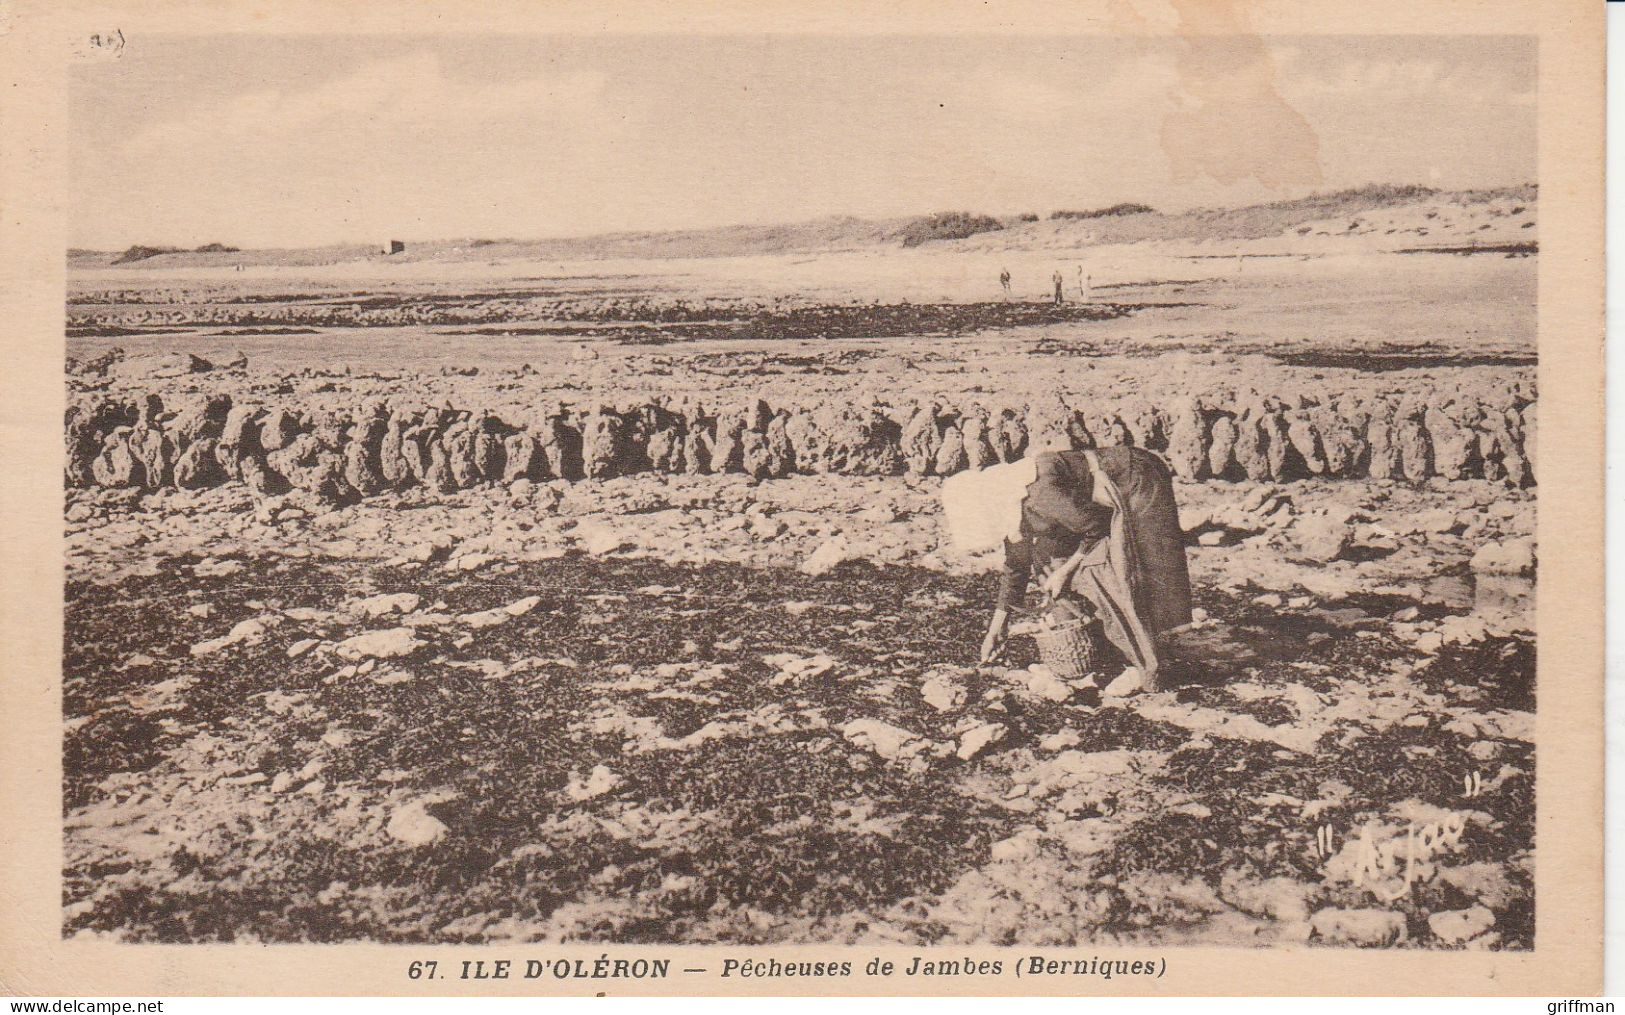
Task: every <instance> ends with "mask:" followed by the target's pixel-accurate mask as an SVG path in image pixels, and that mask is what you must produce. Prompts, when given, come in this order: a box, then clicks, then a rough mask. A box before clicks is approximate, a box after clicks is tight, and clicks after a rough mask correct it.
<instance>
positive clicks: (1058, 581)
mask: <svg viewBox="0 0 1625 1015" xmlns="http://www.w3.org/2000/svg"><path fill="white" fill-rule="evenodd" d="M1084 556H1085V553H1084V548H1083V547H1081V546H1080V547H1078V550H1077V552H1076V553H1074V554H1073V555H1072V556H1070V557H1068V558H1067V559H1066V560H1065V561H1064V562H1063V563H1062V564H1061V565H1060V566H1058V567H1056V568H1055V569H1054V570H1053V571H1051V572H1050V573H1049V574H1047V575H1045V576H1044V581H1043V584H1042V585H1040V586H1039V587H1040V589H1041V590H1042V591H1043V593H1044V596H1045V597H1046V598H1048V599H1052V600H1053V599H1059V598H1061V595H1062V593H1064V592H1066V589H1067V586H1068V585H1071V584H1072V576H1073V575H1075V574H1077V573H1078V568H1079V567H1081V566H1082V565H1083V558H1084Z"/></svg>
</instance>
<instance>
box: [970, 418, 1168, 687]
mask: <svg viewBox="0 0 1625 1015" xmlns="http://www.w3.org/2000/svg"><path fill="white" fill-rule="evenodd" d="M942 498H943V513H944V517H945V520H946V522H947V526H948V531H949V535H950V537H951V538H952V540H953V542H954V544H955V545H956V546H957V547H958V548H959V549H961V550H963V551H966V552H972V553H974V552H979V551H982V550H989V549H993V548H995V547H997V546H998V545H1000V544H1001V543H1002V544H1003V547H1004V569H1003V573H1002V574H1001V576H1000V580H999V600H998V604H997V607H996V608H995V610H994V612H993V619H992V621H991V622H990V623H989V625H988V630H987V636H986V638H985V639H984V640H983V642H982V660H983V661H984V662H987V661H990V660H991V659H992V658H993V657H994V656H996V655H997V654H998V651H999V649H1000V648H1001V647H1002V646H1003V644H1004V639H1005V635H1006V631H1007V628H1008V625H1009V618H1010V608H1011V607H1012V606H1015V605H1017V604H1019V602H1020V601H1021V599H1022V598H1023V597H1024V596H1025V594H1026V591H1027V585H1028V582H1029V581H1030V580H1032V579H1035V578H1036V579H1037V580H1038V582H1039V583H1040V587H1041V588H1043V590H1044V592H1045V593H1046V595H1047V596H1048V597H1049V598H1050V599H1051V600H1052V601H1055V602H1057V603H1060V604H1063V607H1065V606H1070V607H1071V609H1072V611H1073V612H1074V613H1093V614H1094V615H1095V616H1096V617H1098V618H1099V619H1100V622H1101V625H1102V627H1103V628H1104V631H1105V634H1106V638H1107V639H1108V640H1109V641H1110V642H1111V643H1112V645H1114V646H1115V647H1116V648H1117V650H1118V651H1119V652H1121V653H1122V654H1123V657H1124V658H1125V659H1126V660H1127V661H1128V662H1129V664H1130V665H1132V666H1135V667H1138V668H1139V670H1140V672H1141V674H1142V675H1143V676H1144V682H1145V687H1146V689H1147V690H1156V689H1157V686H1158V684H1157V678H1158V670H1159V668H1160V666H1159V663H1160V660H1159V659H1158V656H1157V640H1158V636H1159V635H1161V634H1162V633H1164V632H1166V631H1169V630H1171V629H1173V628H1176V627H1180V626H1182V625H1185V624H1188V623H1190V620H1191V585H1190V575H1189V573H1188V572H1187V570H1186V568H1185V541H1184V533H1183V531H1182V530H1181V529H1180V526H1179V510H1178V507H1177V505H1176V504H1175V503H1174V484H1173V477H1172V475H1171V474H1170V473H1169V471H1168V466H1167V465H1166V464H1165V463H1164V462H1163V461H1162V459H1161V458H1158V457H1157V456H1156V455H1155V454H1153V453H1152V452H1150V451H1147V450H1145V449H1144V448H1131V447H1112V448H1100V449H1098V450H1093V451H1047V452H1039V453H1036V454H1031V455H1029V456H1028V457H1027V458H1025V459H1023V460H1021V461H1019V462H1011V463H1009V464H1006V465H995V466H992V467H990V468H987V469H983V470H981V471H979V472H965V473H960V474H959V475H956V476H952V477H950V478H949V479H948V480H946V481H945V482H944V483H943V486H942Z"/></svg>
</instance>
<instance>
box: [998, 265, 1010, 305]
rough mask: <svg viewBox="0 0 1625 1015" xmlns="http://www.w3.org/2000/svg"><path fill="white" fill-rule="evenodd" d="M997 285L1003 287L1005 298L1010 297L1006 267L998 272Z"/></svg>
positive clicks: (1008, 276) (1008, 271)
mask: <svg viewBox="0 0 1625 1015" xmlns="http://www.w3.org/2000/svg"><path fill="white" fill-rule="evenodd" d="M999 285H1000V286H1001V287H1003V289H1004V296H1005V299H1009V298H1010V269H1009V268H1006V269H1004V270H1003V271H1001V272H999Z"/></svg>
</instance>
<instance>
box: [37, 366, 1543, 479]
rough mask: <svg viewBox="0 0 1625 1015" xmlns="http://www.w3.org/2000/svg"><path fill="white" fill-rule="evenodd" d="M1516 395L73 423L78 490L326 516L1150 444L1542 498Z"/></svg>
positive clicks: (1245, 472)
mask: <svg viewBox="0 0 1625 1015" xmlns="http://www.w3.org/2000/svg"><path fill="white" fill-rule="evenodd" d="M1535 404H1536V403H1535V401H1534V399H1533V397H1531V395H1530V393H1529V392H1528V391H1527V390H1526V388H1525V386H1524V385H1522V384H1521V383H1520V382H1512V383H1510V384H1509V385H1507V386H1506V388H1504V389H1502V390H1496V391H1490V392H1487V393H1482V394H1478V395H1473V394H1468V393H1461V392H1457V393H1453V394H1451V395H1450V396H1449V397H1441V398H1435V399H1429V400H1428V401H1426V402H1425V403H1424V402H1423V401H1422V400H1420V398H1419V397H1418V396H1416V395H1414V394H1411V395H1396V396H1393V397H1388V398H1384V397H1372V398H1365V399H1354V398H1349V397H1346V396H1332V397H1323V396H1320V395H1316V394H1312V393H1301V392H1300V393H1291V395H1290V397H1288V396H1287V395H1285V394H1279V393H1278V394H1270V395H1260V394H1258V393H1257V392H1251V391H1241V392H1216V393H1209V394H1203V395H1200V396H1187V397H1182V398H1179V399H1176V400H1174V401H1171V402H1170V403H1169V404H1168V405H1166V406H1154V405H1150V404H1148V403H1146V402H1145V401H1144V400H1143V399H1139V398H1132V397H1131V398H1126V399H1123V400H1121V401H1120V402H1102V400H1101V399H1099V398H1090V399H1083V398H1078V399H1077V404H1069V397H1068V396H1067V395H1065V394H1061V393H1055V394H1051V395H1046V396H1043V397H1042V398H1039V399H1037V400H1035V401H1033V402H1031V403H1030V404H1014V405H1012V404H1003V405H1001V404H996V403H991V404H990V403H982V402H975V403H972V402H964V403H962V404H952V403H951V402H950V401H949V400H948V399H946V398H942V397H936V398H928V399H922V400H919V401H909V402H903V403H901V404H886V403H882V402H878V401H870V402H850V403H844V404H823V405H777V406H775V405H770V404H768V402H767V401H765V400H763V399H760V398H756V399H752V400H749V401H747V402H745V403H743V404H740V403H734V404H731V405H723V406H707V405H703V404H697V403H696V402H694V401H692V400H690V399H687V398H684V399H678V400H675V401H667V402H662V401H653V400H651V401H641V402H634V403H629V404H627V403H623V404H597V403H594V404H591V405H587V406H573V405H568V404H562V403H560V404H554V405H550V406H543V407H541V408H540V409H539V411H537V412H535V413H533V414H531V416H530V418H529V419H526V420H503V419H500V418H498V417H497V416H496V415H494V414H492V413H490V412H485V411H477V412H469V411H465V410H457V409H451V408H444V407H431V408H410V407H405V406H393V407H390V406H385V405H383V404H381V403H377V402H373V403H369V404H363V405H357V406H354V407H352V408H348V409H323V410H317V409H312V408H309V407H308V406H307V405H302V404H299V403H298V399H297V396H288V403H286V404H260V403H256V402H250V401H248V400H246V399H243V400H239V401H236V402H234V401H233V400H232V399H231V398H230V397H227V396H224V395H213V396H208V397H196V398H194V399H192V400H191V401H189V402H182V403H178V404H174V405H166V404H165V403H164V402H162V401H161V400H160V399H159V398H158V396H156V395H147V396H144V397H138V398H136V399H135V400H134V401H127V402H126V401H119V400H116V399H110V398H107V397H104V396H98V398H97V400H94V401H92V400H88V399H87V401H86V402H84V403H83V404H78V405H74V406H73V407H72V408H71V409H70V410H69V412H68V415H67V421H66V443H67V449H66V450H67V463H66V469H65V471H66V480H67V483H68V485H69V486H70V487H90V486H102V487H128V488H135V489H146V490H155V489H160V488H164V487H179V488H183V489H202V488H207V487H211V486H216V485H219V484H221V483H225V482H242V483H245V484H247V485H249V486H250V487H251V488H253V489H254V490H256V491H259V492H267V491H281V490H288V489H297V490H304V491H308V492H310V493H312V494H315V495H317V496H319V497H322V498H325V499H328V500H332V501H347V500H353V499H356V498H360V497H367V496H371V495H374V494H377V493H381V492H384V491H387V490H401V489H407V488H411V487H427V488H430V489H433V490H438V491H442V492H451V491H455V490H461V489H468V488H470V487H477V486H481V485H486V484H492V483H511V482H514V481H516V480H520V479H528V480H544V479H571V480H574V479H609V478H612V477H615V476H624V475H632V474H636V473H642V472H650V471H653V472H662V473H671V474H703V473H744V474H747V475H750V476H752V477H754V478H756V479H762V480H767V479H775V478H780V477H784V476H789V475H793V474H798V473H799V474H839V475H860V476H878V475H897V474H902V473H905V472H906V473H910V474H913V475H916V476H932V475H935V476H946V475H951V474H953V473H955V472H958V471H960V470H963V469H968V468H983V467H986V466H988V465H992V464H994V463H997V462H1008V461H1014V460H1016V459H1017V458H1020V457H1022V456H1023V455H1025V454H1027V453H1028V452H1029V451H1030V450H1032V449H1035V448H1043V449H1055V448H1068V447H1071V448H1084V447H1101V446H1112V445H1119V444H1135V445H1139V446H1143V447H1148V448H1150V449H1151V450H1154V451H1156V452H1158V453H1159V454H1161V455H1163V456H1164V457H1165V458H1166V459H1167V460H1168V462H1169V464H1170V465H1171V466H1172V468H1173V470H1174V472H1175V473H1176V474H1177V475H1179V476H1181V477H1183V478H1185V479H1193V480H1204V479H1206V480H1216V481H1228V480H1243V479H1246V480H1253V481H1265V480H1272V481H1273V480H1290V479H1297V478H1305V477H1312V476H1320V477H1326V478H1334V479H1335V478H1372V479H1392V480H1402V481H1409V482H1412V483H1422V482H1425V481H1428V480H1430V479H1434V478H1442V479H1447V480H1456V479H1489V480H1497V481H1502V482H1505V483H1508V484H1509V485H1512V486H1517V487H1524V486H1530V485H1533V483H1534V465H1533V461H1534V431H1535V422H1534V407H1535Z"/></svg>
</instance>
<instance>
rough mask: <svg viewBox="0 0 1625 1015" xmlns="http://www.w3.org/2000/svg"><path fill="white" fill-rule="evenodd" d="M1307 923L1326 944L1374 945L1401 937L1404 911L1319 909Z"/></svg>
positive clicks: (1368, 946)
mask: <svg viewBox="0 0 1625 1015" xmlns="http://www.w3.org/2000/svg"><path fill="white" fill-rule="evenodd" d="M1309 923H1310V926H1311V927H1312V928H1313V930H1314V933H1315V934H1316V935H1317V936H1318V937H1319V938H1320V939H1321V940H1322V941H1325V942H1327V943H1330V944H1351V945H1358V946H1360V947H1362V948H1376V947H1382V946H1385V945H1391V944H1394V943H1396V942H1398V941H1403V940H1404V939H1405V914H1404V913H1396V912H1393V911H1392V910H1387V909H1322V910H1319V911H1318V912H1316V913H1315V914H1314V916H1312V917H1310V918H1309Z"/></svg>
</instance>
